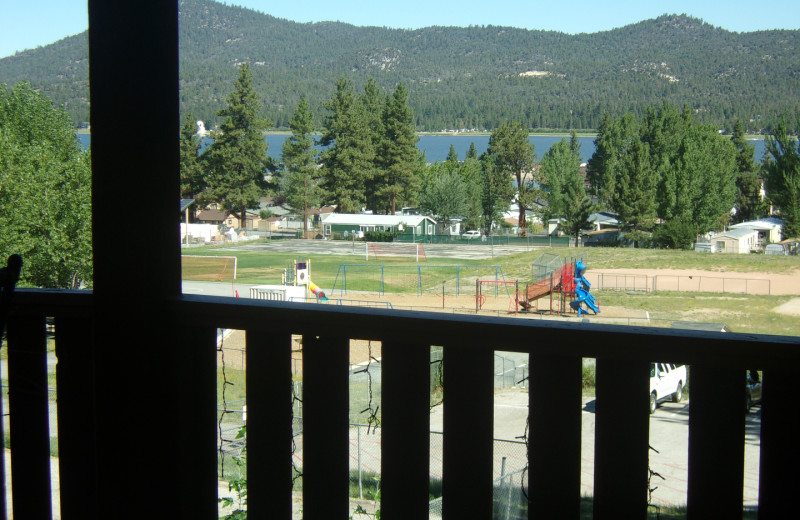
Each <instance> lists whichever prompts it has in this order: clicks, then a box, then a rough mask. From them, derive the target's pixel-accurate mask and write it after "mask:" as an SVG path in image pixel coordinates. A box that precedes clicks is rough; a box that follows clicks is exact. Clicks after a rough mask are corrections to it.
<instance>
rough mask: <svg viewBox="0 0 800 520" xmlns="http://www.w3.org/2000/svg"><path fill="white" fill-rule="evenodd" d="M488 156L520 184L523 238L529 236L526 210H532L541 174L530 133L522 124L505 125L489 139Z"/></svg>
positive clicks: (520, 220) (520, 218) (521, 230)
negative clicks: (529, 208)
mask: <svg viewBox="0 0 800 520" xmlns="http://www.w3.org/2000/svg"><path fill="white" fill-rule="evenodd" d="M487 153H488V154H489V155H491V156H493V157H494V166H495V167H497V168H499V169H500V171H502V172H504V173H505V174H506V175H513V176H514V178H515V179H516V181H517V202H518V203H519V226H520V236H523V237H524V236H527V235H528V231H527V217H526V208H528V207H531V206H532V203H533V199H534V197H535V195H536V186H537V184H538V183H540V181H541V174H540V173H539V172H538V171H537V170H536V164H535V162H536V154H535V153H534V147H533V143H531V142H530V140H529V139H528V132H527V131H526V130H525V127H523V126H522V125H521V124H520V123H514V122H511V123H508V122H506V123H503V124H501V125H500V126H499V127H498V128H497V129H496V130H495V131H494V132H492V135H491V136H490V137H489V148H488V150H487Z"/></svg>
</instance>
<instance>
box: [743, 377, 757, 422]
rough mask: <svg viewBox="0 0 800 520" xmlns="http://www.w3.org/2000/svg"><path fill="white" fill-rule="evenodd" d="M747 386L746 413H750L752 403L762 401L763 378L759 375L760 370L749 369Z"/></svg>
mask: <svg viewBox="0 0 800 520" xmlns="http://www.w3.org/2000/svg"><path fill="white" fill-rule="evenodd" d="M745 388H746V395H745V402H744V413H749V412H750V407H751V406H752V405H754V404H760V403H761V378H760V377H759V376H758V371H756V370H748V371H747V384H746V386H745Z"/></svg>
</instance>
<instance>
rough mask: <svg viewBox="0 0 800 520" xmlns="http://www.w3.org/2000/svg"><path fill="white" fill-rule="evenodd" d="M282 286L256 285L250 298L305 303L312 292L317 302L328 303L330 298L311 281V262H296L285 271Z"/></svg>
mask: <svg viewBox="0 0 800 520" xmlns="http://www.w3.org/2000/svg"><path fill="white" fill-rule="evenodd" d="M282 281H283V284H282V285H256V286H253V287H251V288H250V297H251V298H253V299H256V300H273V301H296V300H299V301H304V300H307V299H308V293H309V292H311V294H313V295H314V296H315V297H316V299H317V301H319V302H327V301H328V300H329V299H328V296H327V295H326V294H325V292H324V291H323V290H322V289H320V287H319V286H318V285H317V284H315V283H314V282H312V281H311V260H310V259H309V260H306V261H300V262H298V261H296V260H295V261H294V265H293V267H292V268H291V271H290V268H287V269H284V271H283V276H282Z"/></svg>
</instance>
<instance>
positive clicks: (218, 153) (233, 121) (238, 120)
mask: <svg viewBox="0 0 800 520" xmlns="http://www.w3.org/2000/svg"><path fill="white" fill-rule="evenodd" d="M225 102H226V103H227V105H226V106H225V108H223V109H221V110H220V111H219V112H217V115H218V116H220V117H223V118H224V119H223V122H222V124H221V125H220V127H219V130H218V131H216V132H214V133H213V137H214V143H213V144H211V146H209V147H208V149H207V151H206V153H205V154H204V158H205V160H206V164H207V165H208V174H209V176H208V186H209V194H210V198H211V200H213V201H214V202H217V203H218V204H219V205H220V206H221V208H222V209H223V210H225V211H230V212H231V213H233V214H234V215H237V216H238V218H239V222H240V225H241V226H242V227H245V226H246V218H247V210H248V209H257V208H258V207H259V199H260V198H261V197H262V196H263V195H265V194H266V192H267V188H268V186H269V184H268V183H267V180H266V175H267V170H268V168H269V166H270V161H269V159H268V157H267V142H266V139H265V138H264V132H265V131H266V130H267V128H269V126H271V124H272V123H271V122H270V121H269V120H268V119H266V118H264V117H262V116H261V115H260V110H261V102H260V101H259V98H258V95H257V94H256V92H255V90H254V89H253V76H252V74H251V73H250V67H249V66H248V65H247V64H246V63H245V64H244V65H242V68H241V70H240V71H239V77H238V78H237V80H236V83H235V85H234V90H233V92H231V93H230V94H228V97H227V98H226V99H225Z"/></svg>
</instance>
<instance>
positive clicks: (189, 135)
mask: <svg viewBox="0 0 800 520" xmlns="http://www.w3.org/2000/svg"><path fill="white" fill-rule="evenodd" d="M180 136H181V137H180V154H181V173H180V176H181V181H180V183H181V198H184V199H194V200H195V203H194V204H193V205H192V219H191V220H192V222H194V221H195V220H196V215H197V209H198V208H199V207H203V206H204V205H205V200H204V196H203V192H204V190H205V189H206V178H205V172H204V171H203V165H202V164H201V162H200V158H199V154H200V136H198V135H197V124H196V122H195V119H194V117H192V114H187V115H186V117H185V118H184V121H183V126H181V134H180Z"/></svg>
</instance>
